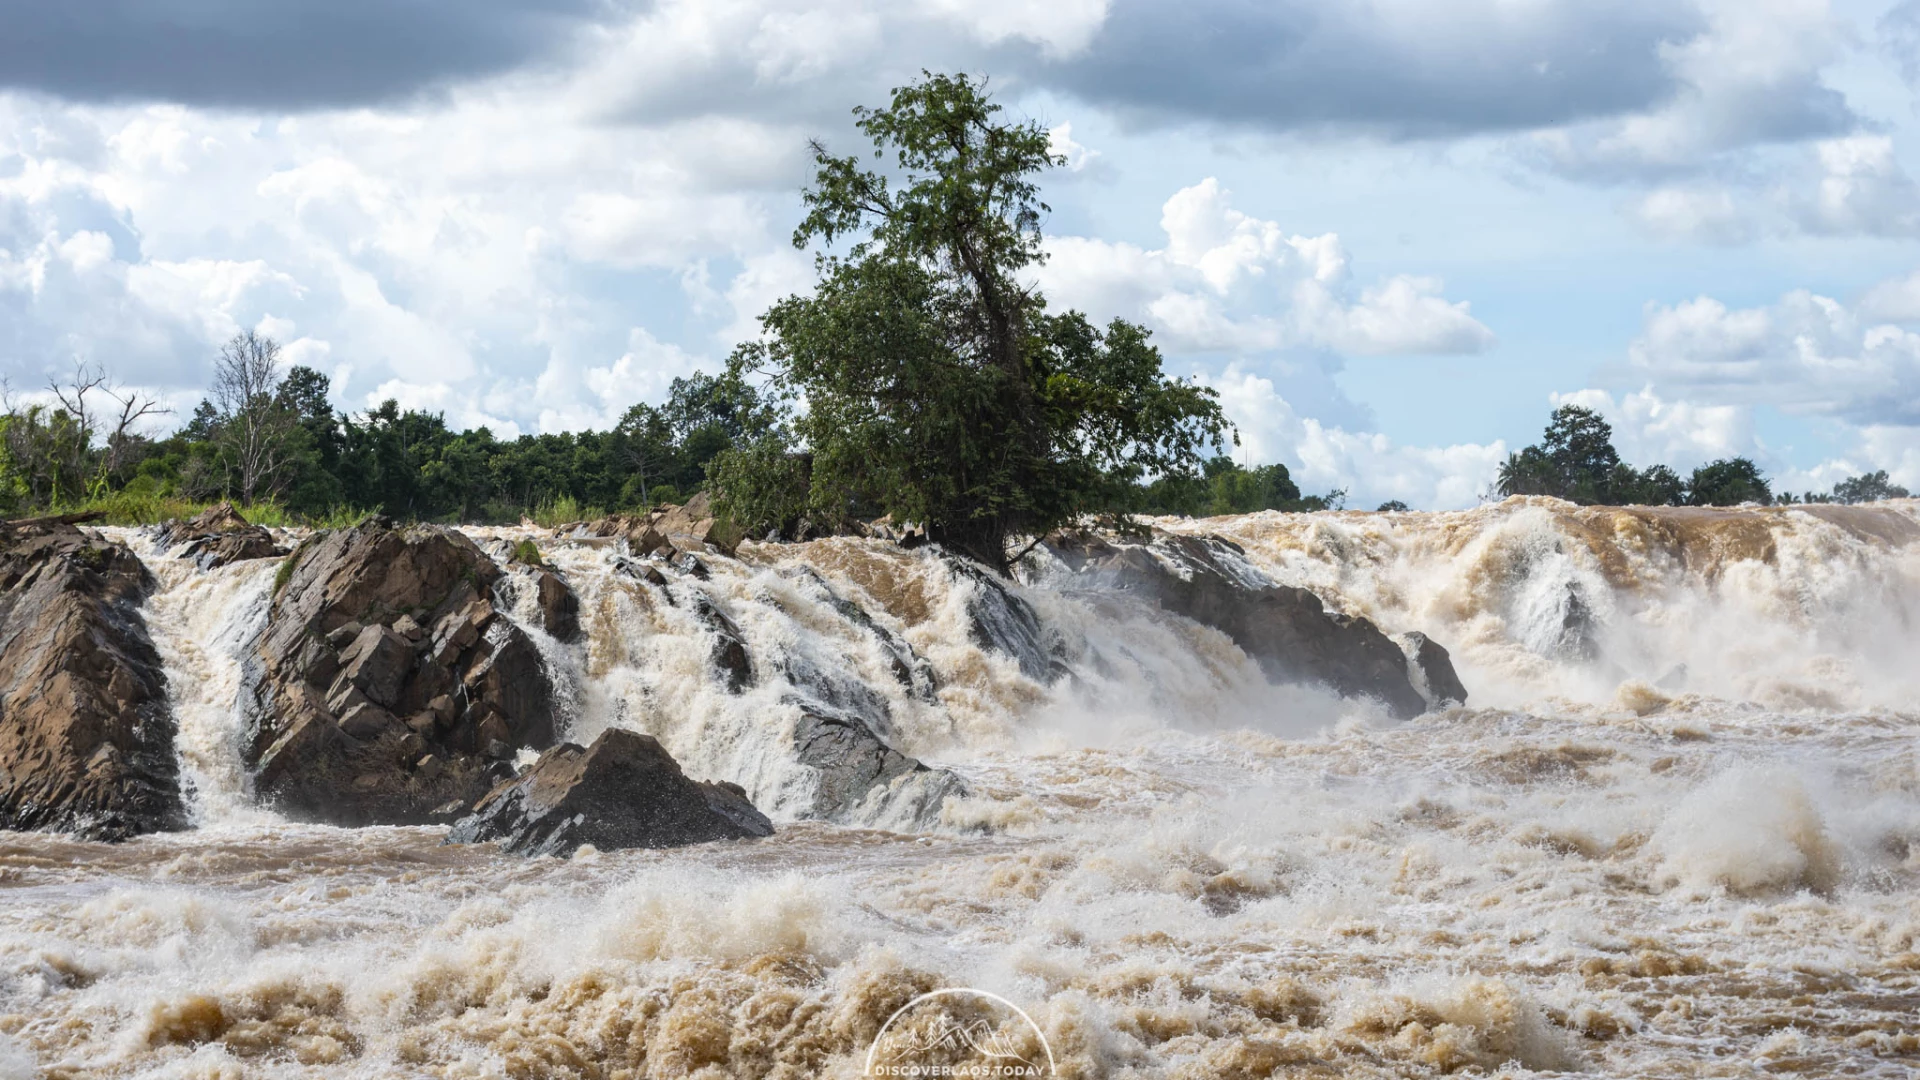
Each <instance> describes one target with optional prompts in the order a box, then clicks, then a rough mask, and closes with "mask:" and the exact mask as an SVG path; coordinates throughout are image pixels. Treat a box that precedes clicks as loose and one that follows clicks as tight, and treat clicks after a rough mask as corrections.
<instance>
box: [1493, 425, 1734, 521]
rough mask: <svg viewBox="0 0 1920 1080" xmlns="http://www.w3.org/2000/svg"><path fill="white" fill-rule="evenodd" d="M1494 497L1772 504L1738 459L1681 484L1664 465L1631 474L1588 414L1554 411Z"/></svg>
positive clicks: (1509, 466) (1510, 465)
mask: <svg viewBox="0 0 1920 1080" xmlns="http://www.w3.org/2000/svg"><path fill="white" fill-rule="evenodd" d="M1498 488H1499V491H1500V494H1502V495H1551V496H1553V497H1555V498H1559V499H1566V500H1568V501H1570V502H1577V503H1581V504H1583V505H1593V504H1609V505H1629V504H1638V505H1642V506H1732V505H1736V504H1739V503H1743V502H1757V503H1761V504H1763V505H1764V504H1766V503H1768V502H1771V501H1772V493H1771V492H1770V491H1768V489H1767V481H1766V478H1765V477H1763V476H1761V475H1760V470H1759V467H1758V466H1756V465H1754V463H1753V462H1751V461H1749V460H1747V459H1746V458H1733V459H1731V460H1726V461H1716V462H1713V463H1712V464H1709V465H1703V466H1701V467H1700V468H1698V469H1695V470H1694V471H1693V475H1692V476H1691V477H1689V478H1688V479H1686V480H1682V479H1681V478H1680V474H1678V473H1676V472H1674V471H1673V470H1672V469H1670V468H1668V467H1667V466H1665V465H1654V466H1651V467H1649V468H1647V469H1645V470H1644V471H1643V470H1639V469H1635V468H1634V467H1633V466H1631V465H1628V464H1627V463H1625V462H1623V461H1621V460H1620V454H1619V452H1618V451H1616V450H1615V449H1614V448H1613V428H1612V427H1611V426H1610V425H1608V423H1607V422H1606V421H1605V420H1604V419H1602V418H1601V417H1600V415H1599V414H1598V413H1595V412H1594V411H1593V410H1591V409H1585V408H1582V407H1580V406H1578V405H1562V406H1561V407H1559V408H1558V409H1555V410H1554V411H1553V418H1552V420H1551V421H1549V423H1548V424H1547V430H1546V434H1545V436H1544V437H1543V438H1542V439H1541V440H1540V442H1539V443H1538V444H1537V445H1534V446H1529V447H1526V448H1525V449H1523V450H1520V451H1518V452H1516V453H1514V454H1512V455H1510V456H1509V457H1508V458H1507V460H1506V462H1505V463H1503V464H1502V465H1501V466H1500V475H1499V481H1498Z"/></svg>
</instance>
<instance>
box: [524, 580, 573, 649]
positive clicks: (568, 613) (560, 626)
mask: <svg viewBox="0 0 1920 1080" xmlns="http://www.w3.org/2000/svg"><path fill="white" fill-rule="evenodd" d="M533 587H534V590H535V597H534V598H535V599H536V600H537V601H538V602H539V605H540V626H541V628H542V629H544V630H545V631H546V632H547V633H549V634H552V635H553V636H554V637H555V638H556V639H557V640H560V641H573V640H575V639H576V638H578V637H579V636H580V598H579V597H577V596H575V595H574V594H573V590H572V589H570V588H568V587H567V583H566V581H565V580H563V579H562V578H561V577H560V575H559V574H556V573H554V572H553V571H551V570H536V571H535V572H534V582H533Z"/></svg>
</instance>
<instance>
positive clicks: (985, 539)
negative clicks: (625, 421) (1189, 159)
mask: <svg viewBox="0 0 1920 1080" xmlns="http://www.w3.org/2000/svg"><path fill="white" fill-rule="evenodd" d="M1000 111H1001V110H1000V106H998V105H995V104H994V103H993V102H992V101H991V100H990V99H989V97H988V95H987V93H986V88H985V85H984V83H983V82H982V81H979V80H975V79H972V78H969V77H968V76H965V75H951V76H950V75H932V74H929V75H926V76H925V77H924V78H923V79H922V80H921V81H919V82H916V83H914V84H912V85H910V86H905V87H901V88H899V89H897V90H895V91H894V92H893V98H892V101H891V103H890V104H889V105H888V107H886V108H884V109H865V108H861V109H856V110H854V113H855V116H856V117H857V126H858V127H859V129H860V130H861V132H862V133H864V134H865V135H866V136H867V137H868V138H869V139H870V140H871V141H872V143H873V148H874V157H875V158H877V159H881V160H882V161H883V162H884V161H885V160H886V159H887V158H891V159H892V160H891V168H890V169H889V170H888V172H887V173H882V172H879V171H874V170H870V169H867V168H865V167H863V165H862V161H861V159H860V158H859V157H858V156H851V155H850V156H846V157H836V156H834V155H833V154H831V153H829V152H828V151H827V150H826V148H825V147H823V146H821V145H820V144H818V143H815V144H814V146H813V153H814V161H815V164H816V165H817V167H818V172H817V174H816V178H815V182H814V184H813V186H812V187H811V188H810V189H808V190H807V191H806V193H805V200H806V206H807V208H808V213H807V216H806V218H805V220H804V221H802V223H801V224H800V227H799V229H798V230H796V232H795V233H794V238H793V239H794V244H795V246H796V247H801V248H805V247H808V246H809V245H812V244H814V243H815V242H819V243H821V244H823V245H825V246H826V248H827V250H824V251H822V252H821V253H820V254H819V255H818V256H817V259H816V264H817V268H818V272H819V281H818V284H817V286H816V288H815V290H814V293H813V295H812V296H806V297H801V296H793V297H788V298H787V299H785V300H782V301H780V302H778V303H776V304H775V305H774V306H773V307H772V308H771V309H769V310H768V311H767V313H766V314H765V315H764V316H763V317H762V323H763V326H764V328H765V335H764V336H763V338H762V339H761V340H760V341H756V342H751V343H748V344H746V345H743V346H741V347H740V349H738V350H737V351H736V352H735V354H734V357H733V362H732V371H733V372H734V373H735V374H736V375H741V374H745V373H748V372H758V373H761V374H763V375H766V376H769V377H770V385H771V388H772V390H773V392H774V394H775V395H776V397H777V398H779V399H782V400H785V401H788V402H791V403H793V404H795V405H803V406H804V411H802V412H800V413H799V414H798V415H797V416H796V417H795V418H794V419H793V421H792V424H791V429H790V430H791V433H792V435H793V436H794V438H795V439H797V442H798V445H796V446H785V445H782V443H781V441H780V436H781V435H783V434H784V433H786V432H787V431H788V430H789V428H787V427H786V426H784V425H770V426H768V427H767V429H766V433H765V436H764V437H761V438H757V439H749V440H746V441H745V442H744V443H743V445H741V446H738V447H736V448H735V449H732V450H730V451H728V453H727V454H726V455H723V457H722V460H719V461H716V462H715V469H714V480H715V485H716V487H717V488H718V489H719V493H720V495H721V498H722V503H723V505H725V506H727V507H728V508H729V509H730V510H731V512H733V513H734V514H735V515H736V518H737V519H738V520H740V522H741V524H743V525H748V526H750V527H757V526H759V525H762V524H765V523H766V520H767V519H770V518H776V517H778V516H780V515H782V514H786V513H790V512H792V509H793V508H795V507H800V506H804V508H805V512H806V513H807V514H808V515H810V516H813V517H815V518H816V519H820V518H824V519H838V518H844V517H846V516H848V515H849V514H852V513H855V512H868V511H876V510H877V511H881V512H885V513H890V514H892V515H893V516H894V518H895V519H896V520H905V521H915V522H921V523H924V524H925V526H926V528H927V531H928V535H929V536H930V537H931V538H932V539H934V540H936V541H938V542H940V543H942V544H945V545H946V546H948V547H949V548H952V549H954V550H957V551H959V552H962V553H965V554H967V555H970V556H972V557H973V558H976V559H978V560H980V561H982V562H986V563H988V564H991V565H993V566H996V567H1001V568H1005V567H1006V566H1008V565H1009V564H1010V561H1011V559H1010V553H1009V549H1008V546H1009V542H1010V541H1011V540H1012V539H1013V538H1014V537H1016V536H1020V535H1028V536H1037V535H1040V534H1042V533H1044V532H1046V531H1047V530H1050V529H1052V528H1054V527H1055V526H1057V525H1059V524H1061V523H1063V522H1066V521H1068V520H1070V519H1072V518H1074V517H1076V516H1078V515H1080V514H1083V513H1086V512H1089V511H1092V510H1096V509H1100V508H1102V507H1104V506H1106V505H1110V501H1111V499H1110V497H1111V495H1112V493H1113V491H1114V490H1115V487H1116V485H1118V484H1123V483H1131V482H1133V481H1134V480H1137V479H1138V478H1140V477H1142V476H1146V475H1166V474H1192V473H1194V472H1195V471H1196V469H1197V467H1198V465H1199V464H1200V461H1201V459H1202V452H1203V451H1204V450H1206V449H1208V448H1210V447H1212V446H1214V445H1216V444H1218V443H1219V442H1220V441H1221V439H1222V438H1223V437H1224V436H1225V434H1226V432H1227V424H1226V421H1225V419H1224V418H1223V416H1222V414H1221V412H1220V408H1219V405H1218V403H1217V402H1216V400H1215V397H1214V395H1213V393H1212V391H1210V390H1208V389H1206V388H1204V387H1201V386H1198V385H1195V384H1193V383H1191V382H1186V381H1181V380H1177V379H1169V378H1167V377H1166V376H1165V375H1164V374H1163V373H1162V371H1161V360H1160V353H1159V350H1158V349H1156V348H1155V347H1154V346H1153V345H1152V343H1151V342H1150V341H1149V340H1148V335H1147V331H1146V330H1144V329H1143V328H1141V327H1139V326H1136V325H1134V324H1132V323H1128V322H1125V321H1122V320H1118V319H1116V320H1114V321H1113V322H1111V323H1109V324H1108V325H1107V326H1106V327H1105V328H1099V327H1096V326H1095V325H1094V324H1093V323H1091V322H1090V321H1089V320H1088V319H1087V318H1086V317H1085V316H1084V315H1082V314H1080V313H1079V312H1074V311H1069V312H1066V313H1064V314H1060V315H1054V314H1050V313H1049V312H1048V311H1047V308H1046V301H1045V299H1044V298H1043V297H1042V296H1041V295H1040V293H1039V291H1038V290H1037V289H1036V288H1035V287H1034V285H1033V283H1032V281H1031V276H1030V271H1031V269H1032V268H1033V267H1034V266H1035V265H1037V264H1038V263H1040V262H1041V261H1042V260H1043V259H1044V252H1043V249H1042V246H1041V223H1042V219H1043V216H1044V215H1045V213H1046V212H1047V207H1046V205H1045V204H1044V203H1042V202H1040V200H1039V189H1038V186H1037V184H1036V180H1035V178H1036V177H1037V176H1038V175H1039V174H1040V173H1041V172H1042V171H1044V170H1045V169H1047V168H1049V167H1052V166H1055V165H1058V164H1061V160H1060V159H1059V158H1058V157H1056V156H1055V155H1054V154H1052V153H1051V152H1050V151H1049V149H1048V139H1047V133H1046V131H1045V130H1044V129H1042V128H1041V127H1040V126H1039V125H1038V124H1035V123H1032V122H1024V123H1023V122H1009V121H1007V120H1004V119H1003V118H1002V117H1001V116H1000ZM842 242H848V243H847V244H846V246H845V247H844V248H843V249H842V250H840V251H838V252H836V251H835V250H833V247H832V246H833V245H836V244H839V243H842ZM776 465H777V466H780V467H779V468H775V466H776ZM769 470H771V471H772V473H774V474H781V475H786V476H790V477H792V478H793V479H794V483H795V484H798V483H799V482H800V481H802V480H804V487H803V488H802V490H801V491H799V492H798V493H797V494H796V493H795V492H793V491H792V490H791V488H792V487H793V486H794V485H793V484H786V485H773V486H772V487H770V486H769V485H768V484H767V483H766V480H767V478H768V476H769V475H770V473H769ZM775 523H777V522H775Z"/></svg>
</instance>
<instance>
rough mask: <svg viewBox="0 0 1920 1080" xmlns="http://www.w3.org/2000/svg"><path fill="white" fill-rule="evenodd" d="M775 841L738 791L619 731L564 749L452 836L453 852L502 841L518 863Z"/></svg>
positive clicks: (504, 789)
mask: <svg viewBox="0 0 1920 1080" xmlns="http://www.w3.org/2000/svg"><path fill="white" fill-rule="evenodd" d="M771 835H773V823H772V822H770V821H768V820H767V819H766V817H765V815H763V814H761V813H760V812H759V811H758V810H756V809H754V807H753V804H752V803H751V802H748V801H747V797H746V793H745V792H743V791H742V790H741V789H740V788H739V787H738V786H736V785H733V784H714V783H702V782H699V781H695V780H692V779H690V778H688V777H687V775H686V774H685V773H683V772H681V771H680V765H679V763H678V762H676V761H674V760H673V757H672V756H671V755H669V754H668V753H667V752H666V750H665V749H663V748H662V747H661V745H660V743H659V742H658V741H657V740H655V739H654V738H653V737H652V736H650V735H641V734H638V733H636V732H632V731H625V730H620V729H614V730H611V731H607V732H604V733H602V734H601V736H600V737H599V738H597V739H595V740H594V741H593V745H591V746H587V747H582V746H578V745H575V744H573V743H563V744H561V745H560V746H557V747H554V748H553V749H551V750H548V751H547V752H546V753H544V754H542V755H540V760H539V762H537V763H536V764H535V765H534V766H533V767H532V768H530V769H528V770H527V771H526V772H524V773H522V774H520V775H519V776H516V777H514V778H513V779H512V780H509V781H507V782H505V783H502V784H500V785H499V786H498V787H495V788H494V789H493V790H492V791H490V792H488V793H487V795H486V797H485V798H483V799H481V800H480V801H479V803H477V804H476V805H475V806H474V808H473V812H472V813H470V814H468V815H467V816H466V817H464V818H461V819H460V820H459V821H458V822H457V823H455V824H454V826H453V829H452V831H451V832H449V833H448V834H447V841H446V842H447V843H449V844H478V843H486V842H488V841H496V842H498V843H499V844H500V847H501V850H503V851H510V852H513V853H514V854H517V855H561V856H565V855H571V854H572V853H573V852H574V851H575V850H577V849H578V848H580V847H581V846H582V845H585V844H591V845H593V846H594V847H595V848H599V849H601V850H612V849H615V848H635V847H643V848H662V847H677V846H679V845H682V844H700V843H705V842H707V841H710V840H745V839H752V838H755V837H762V836H771Z"/></svg>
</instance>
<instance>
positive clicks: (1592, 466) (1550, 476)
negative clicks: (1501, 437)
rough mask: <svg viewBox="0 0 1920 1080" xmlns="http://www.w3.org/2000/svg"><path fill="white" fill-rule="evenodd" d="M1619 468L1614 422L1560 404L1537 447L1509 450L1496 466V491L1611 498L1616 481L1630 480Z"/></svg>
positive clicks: (1577, 498)
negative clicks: (1497, 477)
mask: <svg viewBox="0 0 1920 1080" xmlns="http://www.w3.org/2000/svg"><path fill="white" fill-rule="evenodd" d="M1623 468H1625V467H1624V466H1623V465H1622V464H1621V461H1620V454H1619V452H1618V451H1616V450H1614V448H1613V428H1612V426H1611V425H1609V424H1608V423H1607V422H1606V421H1605V420H1604V419H1602V418H1601V416H1600V414H1599V413H1596V412H1594V411H1593V410H1592V409H1587V408H1582V407H1581V406H1579V405H1562V406H1560V407H1559V408H1558V409H1555V410H1554V411H1553V418H1552V420H1551V421H1550V422H1549V423H1548V424H1547V430H1546V434H1545V435H1544V436H1543V437H1542V438H1541V440H1540V443H1539V445H1536V446H1529V447H1527V448H1526V449H1524V450H1521V451H1518V452H1517V453H1514V454H1512V455H1511V456H1509V457H1508V458H1507V460H1506V462H1505V463H1504V464H1502V465H1501V466H1500V477H1499V486H1500V493H1501V494H1502V495H1552V496H1554V497H1555V498H1561V499H1566V500H1568V501H1570V502H1577V503H1584V504H1591V503H1605V502H1612V501H1614V490H1613V489H1614V486H1615V483H1616V482H1617V481H1620V480H1627V479H1629V478H1628V477H1627V476H1625V475H1623V474H1622V472H1621V470H1622V469H1623ZM1631 471H1632V470H1630V469H1629V470H1627V472H1628V473H1631Z"/></svg>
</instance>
